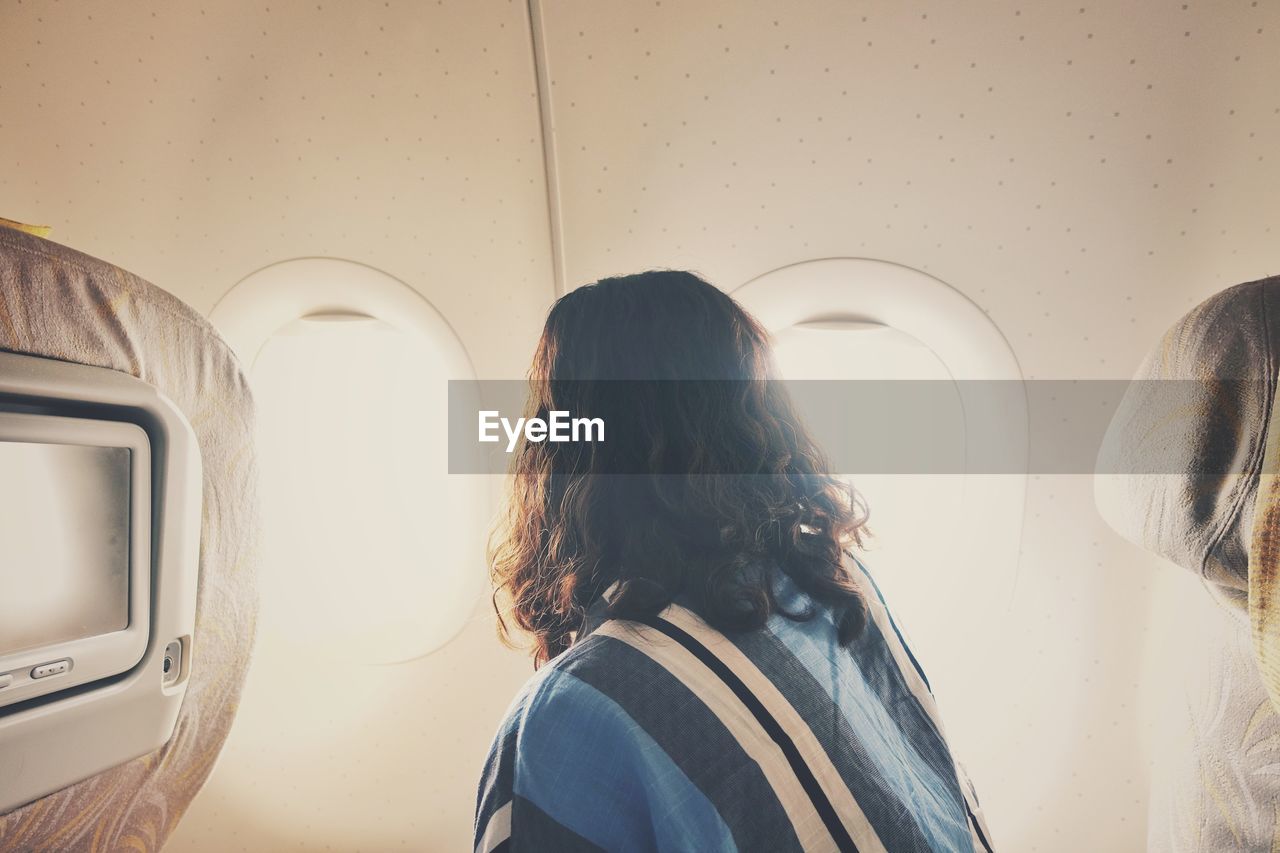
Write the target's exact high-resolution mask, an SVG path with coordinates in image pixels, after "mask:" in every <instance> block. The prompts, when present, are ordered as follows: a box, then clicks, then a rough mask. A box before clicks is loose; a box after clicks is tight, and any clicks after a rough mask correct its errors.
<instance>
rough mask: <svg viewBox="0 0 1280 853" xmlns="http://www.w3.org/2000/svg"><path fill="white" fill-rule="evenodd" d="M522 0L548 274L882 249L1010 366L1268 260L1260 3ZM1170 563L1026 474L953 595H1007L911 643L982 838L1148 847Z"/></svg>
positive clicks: (1267, 83)
mask: <svg viewBox="0 0 1280 853" xmlns="http://www.w3.org/2000/svg"><path fill="white" fill-rule="evenodd" d="M538 5H539V6H540V10H541V21H542V24H543V32H544V36H545V37H544V42H545V53H546V66H547V73H548V77H549V80H550V87H549V92H550V109H551V115H552V116H553V119H554V122H553V123H554V127H555V130H556V135H557V143H556V146H555V155H556V164H557V173H558V188H559V206H560V217H561V234H562V235H563V246H562V251H563V268H564V270H565V278H566V280H567V283H568V285H569V286H570V287H572V286H573V285H575V284H577V283H581V282H585V281H591V280H593V279H595V278H597V277H599V276H603V275H610V274H617V273H626V272H632V271H635V270H637V269H642V268H647V267H654V266H669V267H677V268H692V269H695V270H698V271H700V272H702V273H703V274H704V275H705V276H707V277H708V278H709V279H710V280H711V281H713V282H715V283H716V284H718V285H719V286H721V287H723V288H725V289H726V290H730V291H732V290H734V289H736V288H737V287H739V286H741V285H742V284H743V283H745V282H747V281H748V280H750V279H752V278H754V277H756V276H759V275H761V274H763V273H766V272H768V271H770V270H773V269H776V268H778V267H782V266H785V265H788V264H794V263H797V262H801V261H806V260H810V259H816V258H825V257H850V256H852V257H866V258H876V259H880V260H886V261H892V262H895V263H899V264H903V265H906V266H909V267H913V268H915V269H918V270H922V271H925V272H927V273H929V274H931V275H933V276H936V277H938V278H940V279H942V280H943V281H944V282H946V283H948V284H950V285H951V286H952V287H955V288H957V289H958V290H960V291H961V292H962V293H963V294H965V295H966V296H968V297H969V298H970V299H971V300H973V301H974V302H976V303H977V304H978V306H979V307H981V308H982V309H983V310H985V311H986V312H987V313H988V314H989V316H990V317H991V318H992V319H993V320H994V321H995V323H996V324H997V325H998V326H999V327H1000V329H1001V330H1002V331H1003V333H1004V335H1005V337H1006V338H1007V340H1008V342H1009V344H1010V346H1011V347H1012V349H1013V351H1014V353H1015V355H1016V356H1017V358H1018V361H1019V363H1020V365H1021V368H1022V371H1023V374H1024V376H1026V377H1028V378H1070V379H1079V378H1128V377H1130V376H1131V375H1132V374H1133V372H1134V370H1135V368H1136V366H1137V364H1138V362H1139V361H1140V360H1141V358H1142V356H1143V355H1144V353H1145V352H1146V351H1147V349H1148V348H1150V347H1151V346H1152V345H1153V344H1154V343H1155V341H1156V339H1157V338H1158V337H1159V335H1160V334H1161V333H1162V332H1163V331H1164V330H1165V329H1166V328H1167V327H1168V326H1169V325H1170V324H1171V323H1172V322H1173V320H1175V319H1176V318H1177V317H1178V316H1179V315H1181V314H1182V313H1183V312H1184V311H1185V310H1187V309H1188V308H1189V307H1190V306H1191V305H1193V304H1194V303H1196V302H1198V301H1199V300H1201V299H1203V298H1204V297H1206V296H1208V295H1209V294H1210V293H1212V292H1215V291H1217V290H1219V289H1221V288H1222V287H1225V286H1227V285H1230V284H1234V283H1237V282H1241V281H1246V280H1251V279H1256V278H1260V277H1263V276H1265V275H1268V274H1272V273H1275V272H1277V271H1280V270H1277V261H1276V254H1275V247H1276V237H1277V235H1280V202H1278V201H1277V199H1280V193H1278V192H1277V190H1280V157H1277V156H1276V153H1275V150H1274V145H1273V142H1274V140H1275V139H1277V138H1280V99H1277V95H1276V88H1275V86H1274V85H1273V82H1272V81H1274V80H1276V79H1280V54H1277V53H1276V51H1275V50H1274V49H1273V48H1274V41H1275V37H1276V34H1277V32H1280V6H1277V5H1276V4H1268V3H1255V2H1223V3H1214V4H1200V3H1190V4H1185V3H1181V2H1155V0H1139V2H1126V3H1099V4H1095V3H1088V2H1084V0H1081V2H1079V3H1028V2H1019V0H995V2H984V3H982V4H979V5H977V6H975V5H973V4H938V3H932V2H923V0H910V1H909V2H897V0H895V2H889V0H881V2H858V3H848V2H840V1H839V0H829V1H828V0H820V1H815V2H805V3H786V4H783V3H766V2H747V3H729V2H699V3H682V2H670V0H650V1H649V2H638V3H626V4H615V3H607V4H602V3H594V2H590V0H554V1H553V2H546V0H544V2H541V3H539V4H538ZM857 482H858V479H857V477H854V483H855V485H856V484H857ZM894 509H895V508H885V507H880V512H881V515H883V514H884V512H886V511H893V510H894ZM985 509H986V508H985V507H983V506H972V507H969V508H968V511H969V512H973V513H982V512H984V511H985ZM876 518H877V507H876V506H875V505H874V504H873V505H872V506H871V521H872V525H873V528H874V525H875V521H876ZM918 527H919V534H920V536H922V537H928V536H929V535H930V533H931V530H932V529H935V528H937V525H936V524H934V523H931V521H930V519H929V518H927V517H921V518H919V519H918ZM869 559H870V561H871V566H872V568H873V569H874V568H875V567H876V565H877V564H876V562H875V558H874V553H873V554H871V555H870V556H869ZM1183 575H1185V573H1181V572H1180V571H1179V570H1177V569H1173V568H1170V567H1168V566H1166V565H1163V564H1161V563H1159V562H1158V561H1157V560H1155V559H1154V558H1152V557H1150V556H1148V555H1146V554H1145V553H1143V552H1140V551H1139V550H1138V549H1136V548H1134V547H1132V546H1130V545H1128V544H1126V543H1123V542H1121V541H1119V540H1118V538H1117V537H1116V536H1115V535H1114V534H1113V533H1111V532H1110V531H1109V530H1108V529H1107V528H1106V527H1105V526H1104V525H1103V524H1102V523H1101V521H1100V520H1099V519H1098V518H1097V515H1096V513H1095V512H1094V510H1093V499H1092V487H1091V483H1090V480H1089V478H1088V477H1085V476H1074V475H1067V476H1052V477H1051V476H1040V477H1032V478H1031V479H1030V481H1029V483H1028V491H1027V507H1026V515H1025V521H1024V527H1023V538H1022V556H1021V559H1020V560H1019V564H1018V567H1017V575H1016V581H1015V582H1014V583H1013V584H1012V585H1011V586H1010V588H1008V589H1007V591H1006V593H1005V595H1004V597H1003V598H1001V599H999V600H996V601H988V602H986V605H985V606H984V607H983V609H981V610H977V611H975V612H973V614H972V616H966V615H965V614H958V615H955V616H954V617H953V618H954V625H955V631H956V637H955V643H956V644H957V645H958V646H959V647H960V648H965V644H966V642H967V641H970V640H971V637H972V635H973V633H974V631H973V629H972V628H971V627H970V624H971V622H972V621H975V620H976V621H987V620H990V619H992V618H1000V619H1004V620H1006V621H1005V624H1004V627H1003V630H1004V631H1005V635H1004V644H1003V645H1004V647H1003V648H997V649H994V650H987V651H985V652H984V654H988V653H989V654H990V658H989V659H987V660H984V661H982V662H973V661H971V662H970V663H969V666H970V668H969V670H967V672H968V673H972V674H973V675H974V678H975V680H973V681H969V682H962V683H960V684H958V685H957V683H956V682H955V681H952V682H951V683H950V684H945V682H946V681H947V679H946V678H945V676H947V675H948V673H946V672H938V671H937V670H936V669H935V670H933V671H932V672H931V676H934V678H933V680H934V682H935V686H938V687H939V690H940V691H942V693H941V695H940V696H939V702H940V706H941V708H942V711H943V714H944V716H945V718H946V719H947V720H948V729H949V732H950V734H951V736H952V739H953V745H954V746H955V749H956V750H957V752H959V753H960V754H959V758H960V759H961V761H962V762H963V763H964V764H965V765H966V766H967V768H968V770H969V772H970V774H971V776H972V777H973V780H974V782H975V784H976V786H977V790H978V793H979V796H980V797H981V798H982V803H983V806H984V808H985V810H986V812H987V816H988V818H989V820H990V822H991V827H992V831H993V833H994V835H995V840H996V842H997V849H1011V850H1038V851H1063V853H1068V851H1078V850H1100V851H1101V850H1106V851H1129V850H1137V849H1142V846H1143V839H1144V835H1145V826H1146V807H1147V801H1148V797H1147V787H1148V783H1149V770H1148V763H1149V761H1150V758H1151V755H1150V751H1151V748H1152V747H1151V746H1150V734H1149V729H1151V728H1152V726H1154V725H1155V724H1156V723H1158V722H1159V721H1160V719H1161V717H1162V714H1163V713H1164V709H1165V708H1166V707H1168V706H1167V705H1162V704H1161V703H1162V701H1163V697H1165V696H1166V695H1167V692H1168V690H1169V689H1171V688H1170V687H1169V681H1170V679H1171V678H1172V676H1173V672H1171V670H1173V671H1176V669H1177V665H1176V662H1175V663H1171V662H1170V661H1168V660H1166V659H1165V657H1164V655H1168V654H1170V650H1171V649H1173V648H1175V646H1174V645H1172V644H1171V643H1170V642H1169V636H1168V632H1174V633H1186V630H1187V629H1186V626H1185V623H1184V624H1183V625H1182V626H1181V627H1179V626H1178V625H1177V620H1176V619H1171V618H1170V616H1169V612H1173V611H1174V609H1175V608H1177V607H1179V606H1181V603H1180V602H1181V600H1182V599H1185V598H1187V597H1188V596H1191V597H1194V596H1195V595H1196V594H1197V593H1198V592H1199V591H1198V590H1196V589H1195V584H1194V582H1193V579H1192V578H1190V577H1189V576H1185V577H1184V576H1183ZM1188 588H1190V593H1188V592H1187V589H1188ZM920 594H921V595H928V594H929V589H928V588H925V589H921V590H920ZM893 603H895V602H893V601H891V604H893ZM1193 603H1194V602H1193ZM896 604H897V605H898V609H899V615H900V616H903V617H904V619H907V629H908V631H910V630H911V624H912V623H911V622H910V621H909V615H910V606H911V604H912V602H911V601H898V602H896ZM1182 612H1185V611H1182ZM966 620H968V621H966ZM1161 630H1164V631H1165V632H1166V633H1163V634H1162V633H1161ZM923 663H924V666H925V667H926V669H927V670H928V668H929V666H930V663H929V659H928V658H927V657H926V659H925V660H924V661H923ZM979 678H980V679H981V680H980V681H979V680H977V679H979ZM957 686H958V687H959V688H960V689H958V690H957V689H955V688H956V687H957ZM944 687H947V688H950V692H947V691H946V690H943V688H944Z"/></svg>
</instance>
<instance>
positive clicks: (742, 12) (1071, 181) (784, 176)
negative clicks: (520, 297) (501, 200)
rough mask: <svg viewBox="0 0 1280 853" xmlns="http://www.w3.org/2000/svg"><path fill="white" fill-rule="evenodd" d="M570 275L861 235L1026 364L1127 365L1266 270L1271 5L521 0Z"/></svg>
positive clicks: (744, 261)
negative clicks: (532, 18) (540, 3)
mask: <svg viewBox="0 0 1280 853" xmlns="http://www.w3.org/2000/svg"><path fill="white" fill-rule="evenodd" d="M544 18H545V30H546V32H547V39H546V42H547V53H548V56H549V61H548V66H549V69H550V76H551V96H552V99H551V104H552V107H553V111H554V116H555V121H554V126H555V129H556V134H557V138H558V143H557V145H556V152H557V159H558V162H559V171H560V179H561V182H560V193H561V207H562V211H563V213H562V218H563V222H564V233H565V269H566V273H567V276H566V277H567V279H568V281H569V282H570V283H571V284H576V283H581V282H584V281H589V280H592V279H594V278H598V277H600V276H602V275H608V274H616V273H621V272H630V271H634V270H636V269H640V268H645V267H650V266H655V265H656V266H675V267H693V268H696V269H699V270H701V271H702V272H704V273H705V274H707V275H708V276H710V277H711V278H712V279H713V280H714V281H716V282H717V283H718V284H720V285H721V286H723V287H726V288H730V289H731V288H732V287H735V286H737V285H738V284H740V283H741V282H743V281H746V280H747V279H749V278H751V277H753V276H755V275H759V274H760V273H763V272H766V271H768V270H770V269H774V268H776V267H779V266H782V265H785V264H789V263H794V262H797V261H801V260H807V259H810V258H816V257H828V256H848V255H852V256H864V257H873V258H880V259H884V260H891V261H896V262H899V263H903V264H906V265H907V266H912V267H915V268H917V269H922V270H925V271H928V272H930V273H932V274H934V275H936V276H938V277H939V278H941V279H943V280H944V281H947V282H948V283H950V284H952V285H953V286H956V287H958V288H959V289H960V290H962V291H963V292H965V293H966V294H968V295H969V296H970V297H971V298H973V299H974V300H975V301H976V302H978V303H979V304H980V305H981V306H983V307H984V308H986V309H988V310H989V311H990V312H991V313H992V314H993V316H994V317H995V319H996V321H997V323H998V324H999V325H1000V326H1001V328H1003V329H1004V331H1005V333H1006V335H1007V336H1008V337H1009V338H1010V342H1011V344H1012V345H1013V346H1014V348H1015V350H1016V351H1017V353H1018V355H1019V357H1020V358H1021V359H1022V363H1023V366H1024V370H1026V371H1027V372H1028V373H1029V374H1031V375H1036V376H1050V375H1056V376H1070V377H1079V376H1082V375H1084V376H1126V377H1127V376H1128V375H1129V374H1130V372H1131V369H1132V367H1133V365H1134V364H1135V362H1136V360H1137V359H1138V358H1139V357H1140V355H1141V352H1142V350H1143V349H1144V348H1145V346H1146V342H1147V341H1150V340H1151V339H1152V338H1153V336H1155V335H1157V334H1159V332H1160V331H1162V330H1163V328H1164V327H1165V326H1166V325H1167V324H1168V323H1170V322H1172V320H1173V319H1174V318H1176V317H1177V316H1178V315H1179V314H1180V313H1181V312H1182V311H1183V310H1185V308H1187V307H1189V305H1190V304H1191V302H1192V301H1196V300H1199V299H1200V298H1202V297H1203V296H1205V295H1207V294H1208V293H1210V292H1212V291H1215V290H1217V289H1220V288H1221V287H1223V286H1226V285H1228V284H1232V283H1235V282H1238V281H1244V280H1248V279H1252V278H1258V277H1261V276H1263V275H1266V274H1270V273H1275V272H1277V271H1280V261H1277V258H1276V255H1275V252H1274V246H1275V243H1276V239H1277V237H1278V236H1280V155H1277V154H1276V152H1275V150H1274V144H1273V143H1274V140H1275V139H1277V138H1280V88H1277V87H1276V86H1275V85H1274V84H1273V82H1272V81H1274V80H1276V79H1280V52H1277V51H1276V50H1275V43H1276V41H1275V40H1276V38H1277V36H1280V5H1277V4H1274V3H1265V2H1249V0H1245V2H1226V3H1214V4H1206V3H1196V4H1189V3H1178V2H1154V0H1136V1H1135V2H1126V3H1100V4H1092V5H1088V4H1082V3H1076V4H1068V3H1053V4H1047V3H1028V2H1007V0H995V2H984V3H983V4H981V7H980V8H976V7H973V6H959V5H954V6H948V5H946V4H937V3H932V2H921V1H920V0H916V2H889V0H880V2H862V3H845V2H816V3H805V4H780V3H767V2H746V3H736V4H732V5H725V4H719V3H677V2H663V0H646V2H637V3H629V4H625V5H623V6H619V5H618V4H599V3H592V2H590V0H559V2H555V3H547V4H545V6H544Z"/></svg>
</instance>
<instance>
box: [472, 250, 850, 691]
mask: <svg viewBox="0 0 1280 853" xmlns="http://www.w3.org/2000/svg"><path fill="white" fill-rule="evenodd" d="M774 377H775V370H774V367H773V358H772V352H771V349H770V346H769V340H768V334H767V333H766V332H765V330H764V329H763V327H761V325H760V324H759V323H758V322H757V321H756V320H755V319H754V318H752V317H751V315H749V314H748V313H747V312H746V311H745V310H743V308H742V307H741V306H740V305H738V304H737V303H736V302H735V301H734V300H733V299H732V298H730V297H729V296H728V295H726V294H725V293H723V292H722V291H720V290H719V289H718V288H716V287H714V286H712V285H710V284H708V283H707V282H705V281H703V280H702V279H700V278H698V277H697V276H696V275H693V274H692V273H688V272H680V271H667V270H661V271H650V272H643V273H639V274H637V275H631V276H624V277H618V278H608V279H602V280H600V281H598V282H596V283H595V284H591V285H588V286H585V287H582V288H579V289H577V290H574V291H572V292H571V293H568V294H566V295H565V296H564V297H562V298H561V299H560V300H559V301H557V302H556V304H555V305H554V306H553V307H552V309H551V312H550V314H549V315H548V316H547V321H546V326H545V328H544V329H543V332H542V337H541V339H540V340H539V342H538V346H537V350H536V352H535V354H534V358H533V365H532V367H531V368H530V371H529V386H530V399H529V405H528V407H527V410H526V415H528V416H537V417H541V418H544V419H545V418H546V417H547V416H548V413H549V412H551V411H557V410H558V411H570V412H573V413H574V414H577V413H579V412H589V413H591V414H592V415H593V416H603V418H604V421H605V423H606V424H609V425H610V430H611V431H610V434H609V435H608V440H607V441H604V442H595V443H585V442H568V443H554V442H550V441H544V442H536V443H535V442H529V441H524V440H522V441H521V443H520V445H519V446H518V448H517V449H516V455H515V457H514V460H513V463H512V471H511V473H512V478H511V492H510V496H509V502H508V512H507V517H506V522H505V525H503V526H502V527H500V528H499V529H498V530H497V531H495V534H494V537H493V538H492V540H491V542H490V564H491V571H492V577H493V581H494V587H495V590H494V607H495V609H496V610H497V612H498V621H499V630H500V633H501V635H502V637H503V638H504V639H505V640H507V641H508V642H510V640H511V636H510V628H509V626H508V623H507V619H506V618H504V616H508V617H509V618H510V619H511V620H513V621H514V622H515V624H516V625H517V626H518V627H519V628H521V629H523V630H524V631H526V632H528V633H530V634H531V635H532V636H533V640H534V646H533V657H534V663H535V666H539V665H541V664H543V663H545V662H546V661H548V660H550V659H551V658H553V657H555V656H556V655H558V654H559V653H560V652H562V651H564V650H565V649H567V648H568V647H569V646H570V645H571V644H572V643H573V640H574V637H575V635H576V634H577V632H578V631H579V630H581V628H582V626H583V620H584V617H585V615H586V611H587V608H588V607H590V606H591V605H592V604H593V603H594V602H596V601H597V600H599V599H600V598H601V597H602V596H603V595H604V593H605V591H606V590H607V589H608V588H609V587H611V586H613V587H614V588H613V589H612V590H610V592H609V595H608V601H607V608H606V610H605V615H607V616H608V617H610V618H618V619H645V618H648V617H651V616H654V615H656V614H657V613H658V612H659V611H661V610H662V609H663V608H664V607H665V606H667V605H668V604H670V603H671V602H672V601H674V600H675V599H676V598H677V597H678V598H679V599H680V600H681V602H682V603H686V604H687V605H688V606H689V607H690V608H691V609H693V610H694V611H695V612H697V613H698V614H699V615H700V616H701V617H702V618H703V619H705V620H706V621H707V622H708V623H709V624H710V625H712V626H713V627H715V628H716V629H718V630H720V631H722V632H725V633H732V632H739V631H748V630H752V629H755V628H759V627H760V626H762V625H763V624H764V622H765V620H767V619H768V618H769V616H770V614H772V613H774V612H779V613H782V614H783V615H785V616H787V617H789V618H792V619H798V620H800V619H807V618H810V617H811V616H812V615H813V614H812V612H804V613H788V612H786V611H784V610H783V609H782V608H780V607H779V605H778V602H777V601H776V600H775V598H774V594H773V589H774V584H773V581H774V580H775V577H776V576H775V573H776V572H783V573H785V574H786V575H787V576H789V577H790V578H791V579H792V580H793V581H794V582H795V583H796V585H797V586H799V587H800V589H802V590H804V591H805V592H806V593H808V594H809V596H810V597H811V598H812V599H813V600H814V601H816V602H817V603H819V604H821V605H826V606H829V607H831V608H832V610H833V612H834V613H835V614H836V615H837V625H838V631H839V639H840V642H841V643H843V644H848V643H850V642H852V641H853V639H854V638H855V637H856V636H857V635H858V634H859V633H860V632H861V630H862V628H863V625H864V624H865V620H866V611H865V603H864V601H863V599H862V597H861V594H860V592H859V590H858V587H857V586H856V585H855V584H854V582H853V579H852V577H851V576H850V574H849V572H848V570H847V569H846V568H845V563H844V552H845V550H846V549H847V548H849V547H851V546H853V545H858V544H861V541H862V540H861V532H862V531H863V527H864V525H865V522H866V507H865V504H863V503H862V501H861V499H860V498H859V496H858V495H857V493H856V492H855V491H854V490H853V488H852V487H851V486H849V485H848V484H847V483H846V482H844V481H842V480H840V479H838V478H836V477H833V476H831V475H830V474H829V473H827V471H826V467H827V466H826V458H825V455H824V454H823V453H822V451H821V450H820V449H819V448H818V447H817V446H816V445H815V444H814V442H813V441H812V439H811V438H810V437H809V435H808V433H807V432H806V430H805V428H804V426H803V424H802V423H801V421H800V418H799V417H798V415H797V413H796V412H795V410H794V408H793V406H792V403H791V400H790V397H789V396H788V394H787V392H786V389H785V388H784V387H783V385H782V383H780V382H776V381H769V380H771V379H773V378H774ZM617 380H623V381H621V382H619V381H617ZM618 425H625V428H619V426H618ZM615 584H616V586H614V585H615ZM503 598H506V599H508V603H507V606H506V607H505V608H504V606H503V604H502V599H503Z"/></svg>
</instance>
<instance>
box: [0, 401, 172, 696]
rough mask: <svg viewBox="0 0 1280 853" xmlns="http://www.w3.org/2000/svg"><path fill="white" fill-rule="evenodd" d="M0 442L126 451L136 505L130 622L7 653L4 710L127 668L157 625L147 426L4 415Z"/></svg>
mask: <svg viewBox="0 0 1280 853" xmlns="http://www.w3.org/2000/svg"><path fill="white" fill-rule="evenodd" d="M0 442H5V443H10V442H21V443H27V444H55V445H73V446H82V447H112V448H126V449H128V450H129V503H130V506H129V596H128V602H129V621H128V624H127V625H126V626H125V627H124V629H122V630H119V631H112V632H108V633H105V634H97V635H94V636H91V637H82V638H79V639H75V640H67V641H63V642H59V643H51V644H49V645H45V646H37V647H34V648H28V649H24V650H20V651H16V652H11V653H9V654H6V655H0V676H3V675H6V674H7V675H10V676H12V681H11V682H10V683H9V685H8V686H7V687H4V688H3V689H0V708H2V707H5V706H8V705H12V704H13V703H15V702H21V701H24V700H27V699H32V698H35V697H38V696H44V695H47V694H49V693H55V692H60V691H62V690H65V689H67V688H70V687H74V686H76V685H80V684H86V683H88V682H91V681H97V680H99V679H101V678H107V677H109V676H112V675H118V674H120V673H122V672H127V671H128V670H130V669H132V668H133V667H134V666H135V665H137V664H138V662H139V661H141V660H142V657H143V655H144V654H145V652H146V649H147V643H148V640H149V638H150V627H151V612H150V606H151V441H150V438H149V436H148V435H147V432H146V430H145V429H143V428H142V427H141V426H139V425H138V424H135V423H130V422H127V421H112V420H97V419H90V418H75V417H65V416H61V415H44V414H34V413H31V414H28V413H17V412H0ZM0 594H4V593H3V591H0ZM19 594H20V593H19ZM63 659H70V660H71V662H72V663H71V668H70V670H69V671H68V672H66V673H64V674H60V675H56V676H51V677H48V678H41V679H33V678H31V669H32V668H34V667H36V666H39V665H41V664H45V663H50V662H54V661H59V660H63Z"/></svg>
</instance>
